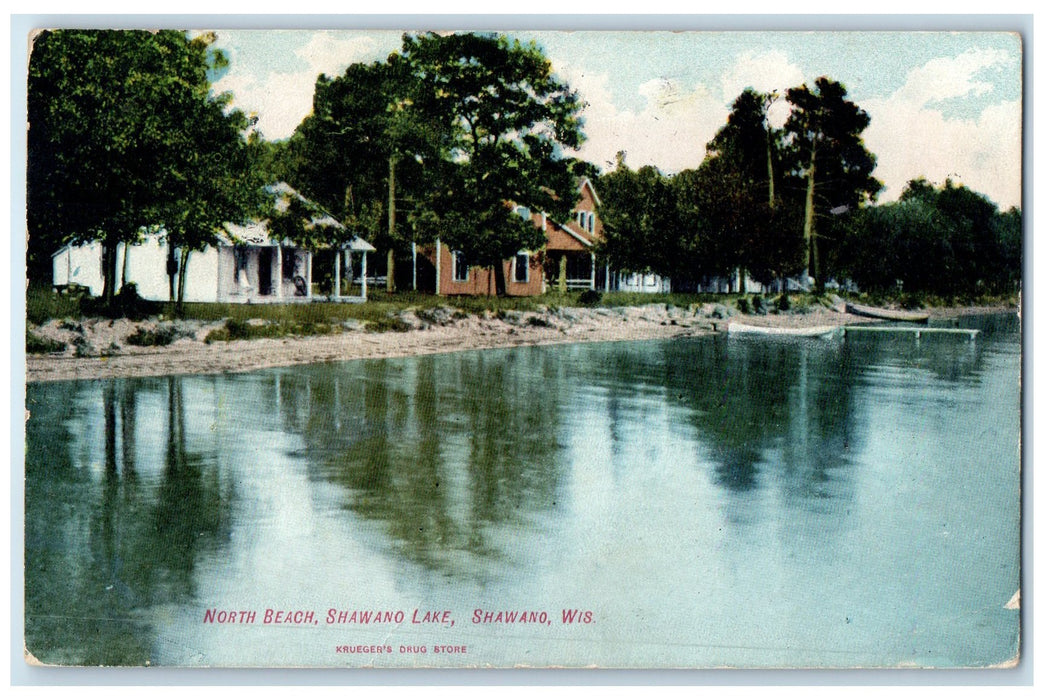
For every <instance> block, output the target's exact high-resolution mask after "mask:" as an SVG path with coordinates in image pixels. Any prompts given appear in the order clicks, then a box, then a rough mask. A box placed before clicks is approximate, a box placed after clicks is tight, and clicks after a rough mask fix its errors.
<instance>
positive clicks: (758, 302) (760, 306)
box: [750, 294, 766, 314]
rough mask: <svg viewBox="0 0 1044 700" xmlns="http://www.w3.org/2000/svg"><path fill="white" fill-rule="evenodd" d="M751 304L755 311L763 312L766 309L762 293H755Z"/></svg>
mask: <svg viewBox="0 0 1044 700" xmlns="http://www.w3.org/2000/svg"><path fill="white" fill-rule="evenodd" d="M750 303H751V306H752V307H753V308H754V313H758V314H760V313H762V312H764V311H765V310H766V309H765V300H764V299H762V298H761V295H760V294H755V295H754V296H753V297H752V298H751V300H750Z"/></svg>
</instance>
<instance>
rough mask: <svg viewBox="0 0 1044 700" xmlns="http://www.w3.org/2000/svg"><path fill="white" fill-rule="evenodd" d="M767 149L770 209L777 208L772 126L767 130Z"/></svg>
mask: <svg viewBox="0 0 1044 700" xmlns="http://www.w3.org/2000/svg"><path fill="white" fill-rule="evenodd" d="M765 150H766V153H767V156H768V160H767V162H768V186H769V202H768V203H769V209H775V208H776V175H775V173H774V172H773V168H772V128H771V127H769V128H768V129H766V130H765Z"/></svg>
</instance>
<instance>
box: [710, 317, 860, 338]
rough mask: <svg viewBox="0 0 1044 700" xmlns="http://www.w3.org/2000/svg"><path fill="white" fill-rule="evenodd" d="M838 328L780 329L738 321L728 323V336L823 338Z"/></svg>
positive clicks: (838, 327)
mask: <svg viewBox="0 0 1044 700" xmlns="http://www.w3.org/2000/svg"><path fill="white" fill-rule="evenodd" d="M839 329H840V326H806V327H804V328H780V327H775V326H749V325H747V324H745V323H740V322H739V321H730V322H729V335H772V336H783V337H793V338H824V337H826V336H829V335H832V334H834V333H836V332H837V331H838V330H839Z"/></svg>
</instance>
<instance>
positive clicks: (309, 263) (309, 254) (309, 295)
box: [305, 251, 312, 299]
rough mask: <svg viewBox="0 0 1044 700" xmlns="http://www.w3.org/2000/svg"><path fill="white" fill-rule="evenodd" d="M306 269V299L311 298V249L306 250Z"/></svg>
mask: <svg viewBox="0 0 1044 700" xmlns="http://www.w3.org/2000/svg"><path fill="white" fill-rule="evenodd" d="M305 269H306V270H307V271H308V287H307V293H306V294H305V297H306V298H308V299H311V298H312V251H308V267H307V268H305Z"/></svg>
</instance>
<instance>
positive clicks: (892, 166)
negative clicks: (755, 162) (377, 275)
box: [215, 30, 1023, 209]
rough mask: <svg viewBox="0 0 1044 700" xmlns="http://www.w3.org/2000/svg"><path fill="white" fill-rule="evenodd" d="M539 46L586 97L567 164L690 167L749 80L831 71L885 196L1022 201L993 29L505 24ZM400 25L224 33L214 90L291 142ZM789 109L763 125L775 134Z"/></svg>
mask: <svg viewBox="0 0 1044 700" xmlns="http://www.w3.org/2000/svg"><path fill="white" fill-rule="evenodd" d="M506 33H508V34H509V35H510V36H512V37H517V38H519V39H521V40H523V41H535V42H536V43H537V44H538V45H539V46H540V47H541V48H542V49H543V50H544V53H545V55H546V56H547V57H548V58H549V59H550V61H551V64H552V66H553V68H554V70H555V72H556V73H557V74H558V75H559V77H560V78H562V79H564V80H565V82H567V83H568V84H569V85H570V86H571V87H572V88H574V89H576V90H577V91H578V92H579V94H580V97H581V98H582V99H583V100H584V102H585V103H586V106H585V108H584V111H583V117H584V132H585V134H586V135H587V140H586V142H585V143H584V145H583V146H582V147H581V149H580V151H579V152H578V155H579V156H580V157H582V158H584V159H585V160H588V161H590V162H592V163H594V164H595V165H598V166H599V167H600V168H602V169H603V170H608V169H611V167H612V164H613V163H614V162H615V154H616V153H617V152H618V151H624V152H626V162H627V165H628V166H629V167H631V168H638V167H640V166H642V165H647V164H648V165H655V166H656V167H658V168H660V169H661V170H662V171H664V172H665V173H675V172H678V171H680V170H683V169H685V168H695V167H697V166H698V165H699V164H700V162H701V161H702V159H703V157H704V155H705V146H706V143H707V142H708V141H710V139H711V138H712V137H713V136H714V134H715V132H716V131H717V130H718V129H719V128H721V126H722V125H724V124H725V122H726V120H727V118H728V113H729V108H730V105H731V103H732V102H733V100H735V98H736V97H737V96H738V95H739V94H740V92H742V91H743V89H744V88H746V87H752V88H754V89H756V90H758V91H761V92H768V91H772V90H776V91H779V92H780V93H781V94H782V93H784V92H785V90H786V89H787V88H789V87H795V86H798V85H801V84H803V83H809V84H811V83H812V81H814V80H815V79H816V78H817V77H819V76H821V75H826V76H828V77H830V78H831V79H833V80H836V81H839V82H841V83H842V84H844V85H845V87H846V88H847V89H848V95H849V99H851V100H852V101H854V102H855V103H856V104H857V105H859V106H860V107H861V108H862V109H864V110H865V111H866V112H868V113H869V115H870V119H871V121H870V126H869V127H868V128H867V130H866V131H865V132H864V133H863V138H864V142H865V144H866V147H867V148H868V149H869V150H870V151H871V152H872V153H874V154H876V156H877V169H876V171H875V175H876V177H877V178H878V179H879V180H881V181H882V182H883V183H884V185H885V190H884V191H883V192H882V194H881V196H880V201H891V200H894V199H896V198H898V196H899V195H900V194H901V193H902V190H903V187H904V186H905V184H906V183H907V182H908V181H909V180H911V179H913V178H917V177H924V178H926V179H928V180H929V181H930V182H933V183H935V184H937V185H941V184H942V183H943V182H945V180H946V179H947V178H949V179H952V180H953V181H954V182H955V183H959V184H963V185H965V186H967V187H969V188H971V189H973V190H975V191H977V192H981V193H983V194H985V195H986V196H988V197H989V198H990V199H991V200H993V201H994V203H996V204H997V205H998V206H999V207H1000V208H1001V209H1007V208H1009V207H1011V206H1022V199H1021V188H1022V60H1023V57H1022V45H1021V40H1020V37H1019V36H1018V35H1017V34H1012V33H1003V32H827V31H819V32H793V31H792V32H699V31H688V32H640V31H634V32H628V31H618V32H597V31H580V32H565V31H557V32H556V31H549V32H531V31H509V32H506ZM401 35H402V32H399V31H279V30H258V31H247V30H219V31H218V44H217V46H218V47H219V48H221V49H223V50H224V51H225V52H226V54H227V55H228V57H229V59H230V61H231V65H230V67H229V69H228V71H227V73H225V74H224V75H223V76H221V78H220V79H219V80H218V81H217V82H216V83H215V88H216V89H217V90H218V91H230V92H231V93H232V94H233V96H234V99H233V104H235V105H236V106H237V107H239V108H241V109H243V110H244V111H246V112H250V113H255V114H256V115H257V117H258V128H259V129H260V130H261V132H262V133H263V134H264V136H265V137H266V138H269V139H281V138H286V137H288V136H289V135H290V134H291V133H292V132H293V130H294V128H295V127H296V126H297V125H298V124H299V123H300V122H301V120H302V119H303V118H304V117H305V116H307V115H308V113H309V112H310V110H311V99H312V93H313V89H314V85H315V79H316V77H317V76H318V75H319V74H320V73H325V74H327V75H328V76H333V75H339V74H341V73H342V72H343V71H344V69H345V68H346V67H347V66H348V65H349V64H351V63H355V62H372V61H377V60H382V59H384V58H386V57H387V55H388V54H389V53H390V52H392V51H395V50H397V49H398V48H399V47H400V45H401ZM786 110H787V105H786V102H785V100H779V101H778V102H777V103H776V104H775V105H774V108H773V111H772V113H771V114H770V118H771V119H772V121H773V122H774V123H775V124H777V125H781V124H782V123H783V121H785V119H786Z"/></svg>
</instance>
